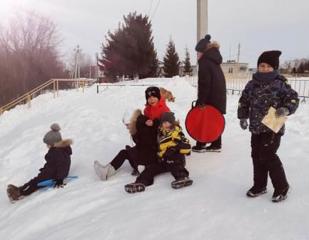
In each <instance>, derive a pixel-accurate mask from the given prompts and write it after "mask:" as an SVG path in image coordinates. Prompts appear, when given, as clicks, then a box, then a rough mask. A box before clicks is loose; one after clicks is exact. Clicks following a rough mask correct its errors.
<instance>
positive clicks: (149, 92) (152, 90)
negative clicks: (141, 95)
mask: <svg viewBox="0 0 309 240" xmlns="http://www.w3.org/2000/svg"><path fill="white" fill-rule="evenodd" d="M145 97H146V101H147V100H148V98H149V97H156V98H158V99H159V100H160V99H161V94H160V89H159V88H158V87H148V88H147V89H146V91H145Z"/></svg>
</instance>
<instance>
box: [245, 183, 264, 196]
mask: <svg viewBox="0 0 309 240" xmlns="http://www.w3.org/2000/svg"><path fill="white" fill-rule="evenodd" d="M266 192H267V190H266V188H257V187H255V186H253V187H252V188H250V189H249V190H248V192H247V197H251V198H255V197H258V196H260V195H262V194H264V193H266Z"/></svg>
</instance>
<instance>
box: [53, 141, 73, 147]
mask: <svg viewBox="0 0 309 240" xmlns="http://www.w3.org/2000/svg"><path fill="white" fill-rule="evenodd" d="M72 144H73V140H72V139H64V140H61V141H60V142H56V143H55V144H54V147H55V148H65V147H68V146H70V145H72Z"/></svg>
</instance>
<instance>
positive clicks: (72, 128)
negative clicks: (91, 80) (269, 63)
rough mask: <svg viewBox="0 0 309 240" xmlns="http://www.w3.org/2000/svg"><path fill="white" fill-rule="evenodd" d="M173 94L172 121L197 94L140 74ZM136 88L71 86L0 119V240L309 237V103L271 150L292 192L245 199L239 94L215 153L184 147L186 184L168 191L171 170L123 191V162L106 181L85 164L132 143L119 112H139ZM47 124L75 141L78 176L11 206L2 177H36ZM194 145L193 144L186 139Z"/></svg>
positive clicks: (248, 177)
mask: <svg viewBox="0 0 309 240" xmlns="http://www.w3.org/2000/svg"><path fill="white" fill-rule="evenodd" d="M138 83H144V84H155V85H158V86H163V87H165V88H167V89H170V90H172V91H173V93H174V95H175V96H176V102H175V103H168V105H169V106H170V108H171V109H172V111H174V112H175V113H176V116H177V117H178V118H179V119H180V121H181V123H182V125H183V123H184V118H185V115H186V113H187V111H188V109H189V108H190V106H191V101H192V100H194V99H195V96H196V89H195V88H194V87H192V86H191V84H190V83H189V82H187V81H186V80H185V79H182V78H174V79H171V80H168V79H148V80H144V81H140V82H138ZM145 88H146V86H141V87H132V86H127V87H108V88H107V89H101V92H100V94H96V87H95V86H93V87H90V88H88V89H86V91H85V93H82V92H81V91H79V92H78V91H76V90H71V91H62V92H60V97H59V98H56V99H53V98H52V94H45V95H42V96H39V97H37V98H36V99H34V100H33V102H32V107H31V109H27V108H26V107H25V106H18V107H16V108H15V109H14V110H11V111H9V112H6V113H4V115H2V116H0V189H1V190H0V239H2V240H12V239H14V240H19V239H20V240H33V239H44V240H51V239H52V240H58V239H62V240H70V239H72V240H84V239H91V240H95V239H98V240H102V239H104V240H122V239H126V240H131V239H132V240H133V239H134V240H136V239H143V240H152V239H155V240H159V239H160V240H161V239H170V240H172V239H173V240H174V239H176V240H182V239H184V240H188V239H192V240H205V239H208V240H222V239H231V240H240V239H241V240H242V239H245V240H251V239H252V240H255V239H257V240H258V239H259V240H260V239H263V240H277V239H280V240H294V239H295V240H308V239H309V229H308V226H309V214H308V213H309V178H308V174H309V157H308V156H309V148H308V143H309V104H308V103H307V104H301V105H300V107H299V109H298V111H297V112H296V114H295V115H294V116H291V117H290V118H289V120H288V122H287V131H286V135H285V136H284V137H283V138H282V142H281V147H280V149H279V155H280V157H281V159H282V161H283V163H284V165H285V170H286V173H287V177H288V180H289V182H290V185H291V191H290V194H289V197H288V199H287V200H286V201H284V202H281V203H272V202H271V196H272V192H273V188H272V185H271V183H270V181H269V186H268V193H267V194H265V195H263V196H261V197H259V198H256V199H248V198H247V197H246V196H245V193H246V191H247V190H248V188H249V187H251V184H252V164H251V158H250V133H249V132H248V131H243V130H241V129H240V127H239V124H238V120H237V117H236V109H237V101H238V98H239V96H238V95H228V111H227V114H226V128H225V132H224V136H223V151H222V152H221V153H202V154H201V153H200V154H198V153H192V154H191V156H190V157H188V158H187V167H188V170H189V171H190V176H191V178H192V179H193V180H194V184H193V185H192V186H191V187H188V188H185V189H179V190H174V189H172V188H171V187H170V182H171V181H172V180H173V179H172V176H171V175H170V174H163V175H160V176H158V177H157V178H156V179H155V184H154V185H153V186H151V187H149V188H147V189H146V191H145V192H143V193H138V194H132V195H131V194H128V193H126V192H125V191H124V187H123V186H124V185H125V184H127V183H129V182H132V181H134V177H132V176H131V175H130V172H131V169H130V167H129V165H128V164H126V165H125V166H124V167H123V168H121V170H120V171H119V172H118V174H117V175H115V176H114V177H112V178H111V179H110V180H108V181H107V182H102V181H100V180H99V179H98V178H97V177H96V176H95V174H94V171H93V161H94V160H99V161H101V162H103V163H108V162H109V161H110V160H112V158H113V157H114V156H115V154H116V153H118V151H119V150H120V149H122V148H123V147H124V146H125V145H126V144H132V141H131V140H130V137H129V134H128V132H127V130H126V128H125V127H124V125H123V123H122V119H123V118H126V117H127V113H129V112H131V111H132V110H133V109H136V108H143V106H144V103H145V96H144V90H145ZM53 122H58V123H59V124H60V126H61V127H62V136H63V137H64V138H66V137H67V138H73V139H74V145H73V156H72V167H71V171H70V174H71V175H78V176H79V178H78V179H77V180H74V181H72V182H70V183H69V184H68V185H67V186H66V187H65V188H63V189H51V190H48V191H44V192H37V193H34V194H32V195H31V196H29V197H27V198H25V199H23V200H21V201H19V202H17V203H15V204H11V203H10V202H9V201H8V199H7V196H6V186H7V184H9V183H13V184H17V185H21V184H23V183H24V182H26V181H28V180H29V179H30V178H32V177H34V176H36V174H37V173H38V169H39V168H40V167H41V166H43V164H44V158H43V157H44V154H45V153H46V151H47V148H46V146H45V145H44V144H43V142H42V138H43V136H44V134H45V133H46V132H47V131H48V130H49V126H50V125H51V123H53ZM192 143H193V141H192Z"/></svg>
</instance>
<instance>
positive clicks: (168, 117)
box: [160, 112, 176, 125]
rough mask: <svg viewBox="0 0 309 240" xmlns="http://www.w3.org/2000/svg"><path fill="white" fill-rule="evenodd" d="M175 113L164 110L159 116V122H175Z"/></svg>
mask: <svg viewBox="0 0 309 240" xmlns="http://www.w3.org/2000/svg"><path fill="white" fill-rule="evenodd" d="M175 121H176V119H175V114H174V113H173V112H165V113H162V115H161V117H160V122H161V124H162V123H164V122H169V123H171V124H173V125H174V124H175Z"/></svg>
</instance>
